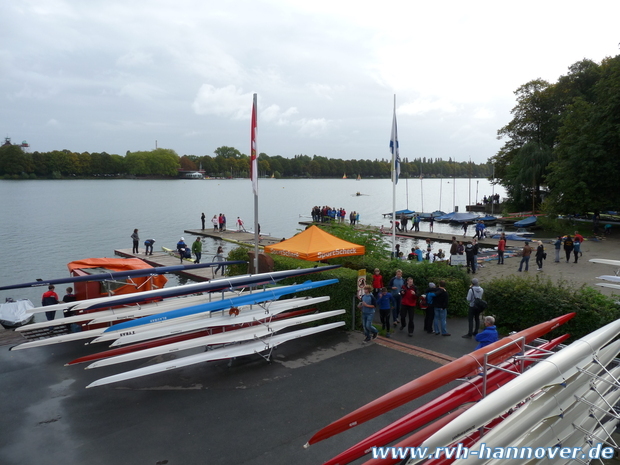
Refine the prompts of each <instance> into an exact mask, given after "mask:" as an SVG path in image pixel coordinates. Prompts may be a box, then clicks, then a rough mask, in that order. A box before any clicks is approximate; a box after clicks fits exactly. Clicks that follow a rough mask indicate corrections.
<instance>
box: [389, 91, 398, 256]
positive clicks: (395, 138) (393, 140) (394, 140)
mask: <svg viewBox="0 0 620 465" xmlns="http://www.w3.org/2000/svg"><path fill="white" fill-rule="evenodd" d="M390 145H391V146H392V147H391V148H392V254H395V252H396V183H397V182H398V175H397V173H396V169H397V166H396V165H397V158H398V131H397V128H396V94H394V115H393V118H392V137H391V139H390ZM394 258H396V259H398V258H399V257H396V256H395V257H394Z"/></svg>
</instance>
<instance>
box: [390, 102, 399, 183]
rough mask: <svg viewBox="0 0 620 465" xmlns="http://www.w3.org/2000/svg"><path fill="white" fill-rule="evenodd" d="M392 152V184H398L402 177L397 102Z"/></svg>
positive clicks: (393, 121)
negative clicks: (399, 178)
mask: <svg viewBox="0 0 620 465" xmlns="http://www.w3.org/2000/svg"><path fill="white" fill-rule="evenodd" d="M390 152H391V153H392V167H393V169H394V171H393V174H392V182H393V183H394V184H398V177H399V176H400V155H399V154H398V130H397V129H396V101H395V102H394V119H393V120H392V137H391V139H390Z"/></svg>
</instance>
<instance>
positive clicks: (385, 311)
mask: <svg viewBox="0 0 620 465" xmlns="http://www.w3.org/2000/svg"><path fill="white" fill-rule="evenodd" d="M377 307H379V316H380V317H381V327H382V328H383V331H385V335H386V337H390V314H391V313H392V309H393V308H394V297H392V293H390V292H388V290H387V287H382V288H381V289H380V291H379V294H378V295H377Z"/></svg>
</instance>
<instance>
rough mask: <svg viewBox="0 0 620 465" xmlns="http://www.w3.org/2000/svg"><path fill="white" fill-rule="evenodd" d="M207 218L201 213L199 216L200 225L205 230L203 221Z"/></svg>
mask: <svg viewBox="0 0 620 465" xmlns="http://www.w3.org/2000/svg"><path fill="white" fill-rule="evenodd" d="M206 218H207V217H206V216H205V214H204V212H202V215H200V222H201V223H202V229H204V228H205V219H206Z"/></svg>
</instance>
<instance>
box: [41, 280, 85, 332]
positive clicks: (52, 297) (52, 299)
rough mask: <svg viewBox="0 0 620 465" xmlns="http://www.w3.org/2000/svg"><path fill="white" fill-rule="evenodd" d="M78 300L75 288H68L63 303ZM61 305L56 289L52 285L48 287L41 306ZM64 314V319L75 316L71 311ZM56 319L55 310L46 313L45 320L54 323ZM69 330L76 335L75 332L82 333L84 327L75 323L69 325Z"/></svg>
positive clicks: (42, 297) (65, 310) (67, 310)
mask: <svg viewBox="0 0 620 465" xmlns="http://www.w3.org/2000/svg"><path fill="white" fill-rule="evenodd" d="M76 300H77V296H76V295H75V294H74V293H73V288H72V287H68V288H67V289H66V290H65V295H64V296H63V298H62V301H63V302H64V303H69V302H75V301H76ZM59 303H60V300H59V299H58V294H56V287H55V286H54V285H52V284H50V285H49V286H47V291H45V292H44V293H43V295H42V296H41V306H42V307H48V306H50V305H56V304H59ZM62 313H63V317H65V318H66V317H70V316H73V315H74V313H73V312H72V311H71V310H69V309H64V310H63V312H62ZM55 317H56V311H55V310H54V311H49V312H45V318H46V319H47V321H52V320H53V319H54V318H55ZM67 329H68V330H69V331H71V332H72V333H75V332H79V331H81V330H82V327H81V326H80V325H78V324H75V323H73V324H68V325H67Z"/></svg>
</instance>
